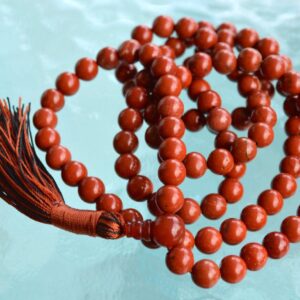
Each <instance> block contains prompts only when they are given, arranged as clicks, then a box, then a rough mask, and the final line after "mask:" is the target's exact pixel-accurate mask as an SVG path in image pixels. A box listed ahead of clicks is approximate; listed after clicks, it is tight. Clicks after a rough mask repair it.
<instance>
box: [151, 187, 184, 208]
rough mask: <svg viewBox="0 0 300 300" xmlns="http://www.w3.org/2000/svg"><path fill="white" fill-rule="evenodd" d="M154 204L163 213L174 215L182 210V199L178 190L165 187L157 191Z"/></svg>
mask: <svg viewBox="0 0 300 300" xmlns="http://www.w3.org/2000/svg"><path fill="white" fill-rule="evenodd" d="M156 202H157V205H158V207H159V208H160V209H161V210H162V211H163V212H165V213H170V214H174V213H176V212H177V211H179V210H180V209H181V208H182V206H183V204H184V198H183V194H182V191H181V190H180V189H179V188H177V187H176V186H171V185H165V186H163V187H161V188H160V189H159V190H158V191H157V193H156Z"/></svg>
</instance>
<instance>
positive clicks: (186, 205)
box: [177, 198, 201, 224]
mask: <svg viewBox="0 0 300 300" xmlns="http://www.w3.org/2000/svg"><path fill="white" fill-rule="evenodd" d="M177 215H178V216H179V217H181V218H182V220H183V222H184V223H185V224H192V223H194V222H196V221H197V220H198V219H199V217H200V215H201V209H200V206H199V204H198V203H197V202H196V201H195V200H194V199H191V198H185V199H184V202H183V205H182V207H181V208H180V210H179V211H177Z"/></svg>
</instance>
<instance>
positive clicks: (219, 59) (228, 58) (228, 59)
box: [213, 50, 237, 75]
mask: <svg viewBox="0 0 300 300" xmlns="http://www.w3.org/2000/svg"><path fill="white" fill-rule="evenodd" d="M213 66H214V67H215V69H216V71H217V72H219V73H221V74H226V75H227V74H230V73H231V72H233V71H234V70H235V69H236V67H237V59H236V57H235V55H234V53H233V52H232V51H229V50H220V51H218V52H217V53H216V54H215V55H214V57H213Z"/></svg>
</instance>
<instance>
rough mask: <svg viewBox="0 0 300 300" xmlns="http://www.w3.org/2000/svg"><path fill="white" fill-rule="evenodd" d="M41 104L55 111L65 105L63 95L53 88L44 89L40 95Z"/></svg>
mask: <svg viewBox="0 0 300 300" xmlns="http://www.w3.org/2000/svg"><path fill="white" fill-rule="evenodd" d="M41 105H42V107H44V108H49V109H51V110H53V111H55V112H57V111H60V110H61V109H62V108H63V107H64V105H65V98H64V95H63V94H62V93H60V92H59V91H58V90H55V89H49V90H46V91H45V92H44V93H43V95H42V97H41Z"/></svg>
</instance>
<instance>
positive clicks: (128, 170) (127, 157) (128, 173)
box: [115, 154, 141, 179]
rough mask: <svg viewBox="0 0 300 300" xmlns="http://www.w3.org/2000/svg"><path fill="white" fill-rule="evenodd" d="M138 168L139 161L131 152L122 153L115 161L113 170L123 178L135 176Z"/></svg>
mask: <svg viewBox="0 0 300 300" xmlns="http://www.w3.org/2000/svg"><path fill="white" fill-rule="evenodd" d="M140 169H141V163H140V161H139V159H138V158H137V157H136V156H135V155H133V154H122V155H120V156H119V158H118V159H117V160H116V163H115V170H116V172H117V174H118V175H119V176H120V177H122V178H125V179H130V178H132V177H134V176H136V175H137V174H138V173H139V171H140Z"/></svg>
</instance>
